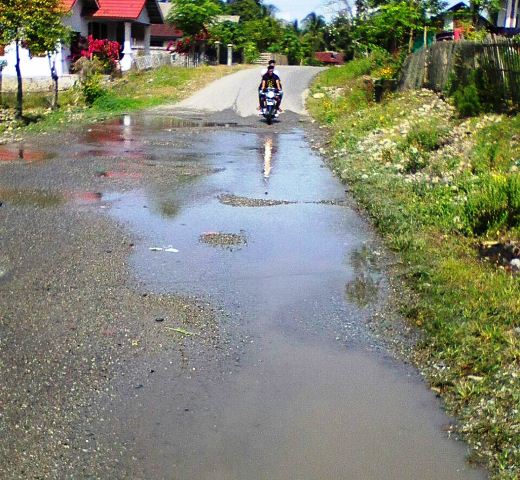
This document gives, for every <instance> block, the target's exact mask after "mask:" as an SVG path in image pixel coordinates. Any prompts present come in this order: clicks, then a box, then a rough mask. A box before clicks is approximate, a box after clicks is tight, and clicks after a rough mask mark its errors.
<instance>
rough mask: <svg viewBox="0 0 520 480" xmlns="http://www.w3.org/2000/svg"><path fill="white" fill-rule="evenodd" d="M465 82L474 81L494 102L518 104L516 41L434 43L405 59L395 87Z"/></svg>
mask: <svg viewBox="0 0 520 480" xmlns="http://www.w3.org/2000/svg"><path fill="white" fill-rule="evenodd" d="M469 82H475V83H476V85H477V87H478V88H479V91H481V92H482V93H483V94H484V95H489V96H490V98H491V97H493V100H494V102H495V103H502V104H504V105H511V104H513V105H515V106H518V105H520V42H518V41H513V40H509V39H501V40H497V39H492V40H488V41H486V42H483V43H480V42H469V41H461V42H438V43H435V44H433V45H432V46H431V47H429V48H427V49H422V50H420V51H418V52H416V53H414V54H412V55H410V56H409V57H408V58H407V59H406V61H405V64H404V66H403V71H402V76H401V79H400V81H399V86H400V88H401V89H410V88H411V89H417V88H422V87H425V88H430V89H432V90H435V91H446V90H448V89H449V88H450V86H453V85H465V84H468V83H469Z"/></svg>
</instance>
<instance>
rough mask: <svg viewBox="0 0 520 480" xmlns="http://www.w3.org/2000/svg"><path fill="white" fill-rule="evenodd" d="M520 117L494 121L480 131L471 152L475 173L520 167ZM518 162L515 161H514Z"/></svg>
mask: <svg viewBox="0 0 520 480" xmlns="http://www.w3.org/2000/svg"><path fill="white" fill-rule="evenodd" d="M519 131H520V117H519V116H517V117H514V118H512V119H511V120H510V121H507V122H498V123H494V124H492V125H490V126H488V127H486V128H484V129H483V130H481V132H480V133H479V136H478V138H477V141H476V144H475V148H474V149H473V150H472V152H471V157H470V160H471V163H472V165H473V172H474V173H475V174H482V173H485V172H495V173H507V172H509V171H510V170H511V169H512V168H513V169H518V168H519V167H520V142H519V137H518V132H519ZM515 161H516V162H517V163H518V164H517V163H514V162H515Z"/></svg>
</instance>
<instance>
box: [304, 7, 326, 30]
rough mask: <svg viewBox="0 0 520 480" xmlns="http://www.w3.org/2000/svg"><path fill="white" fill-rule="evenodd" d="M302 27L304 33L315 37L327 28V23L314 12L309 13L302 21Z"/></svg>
mask: <svg viewBox="0 0 520 480" xmlns="http://www.w3.org/2000/svg"><path fill="white" fill-rule="evenodd" d="M302 25H303V31H304V32H305V33H312V34H314V35H317V34H319V33H320V32H323V30H324V29H325V27H326V26H327V22H326V21H325V18H324V17H323V16H322V15H318V14H317V13H316V12H311V13H309V15H307V16H306V17H305V18H304V19H303V21H302Z"/></svg>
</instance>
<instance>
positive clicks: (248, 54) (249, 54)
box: [244, 42, 260, 63]
mask: <svg viewBox="0 0 520 480" xmlns="http://www.w3.org/2000/svg"><path fill="white" fill-rule="evenodd" d="M259 55H260V53H259V52H258V48H257V47H256V44H255V43H254V42H247V43H246V44H245V45H244V60H245V61H246V63H253V62H254V61H256V60H257V59H258V57H259Z"/></svg>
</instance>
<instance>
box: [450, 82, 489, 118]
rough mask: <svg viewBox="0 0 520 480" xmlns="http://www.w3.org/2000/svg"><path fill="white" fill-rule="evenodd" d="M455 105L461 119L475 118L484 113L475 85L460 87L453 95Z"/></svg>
mask: <svg viewBox="0 0 520 480" xmlns="http://www.w3.org/2000/svg"><path fill="white" fill-rule="evenodd" d="M453 103H454V104H455V107H456V108H457V110H458V112H459V114H460V116H461V117H475V116H477V115H478V114H479V113H480V112H481V111H482V104H481V103H480V97H479V93H478V89H477V86H476V85H475V83H470V84H469V85H464V86H460V87H458V88H457V90H455V93H454V94H453Z"/></svg>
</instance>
